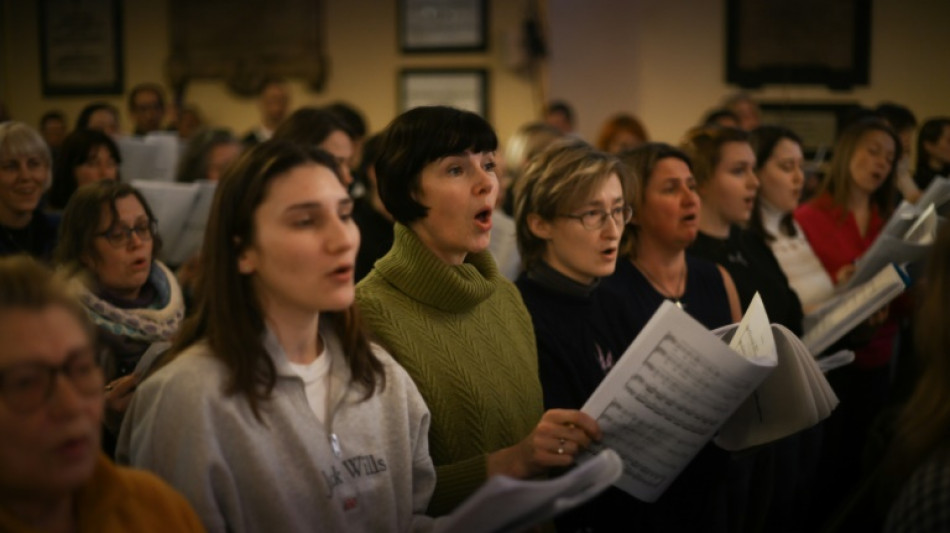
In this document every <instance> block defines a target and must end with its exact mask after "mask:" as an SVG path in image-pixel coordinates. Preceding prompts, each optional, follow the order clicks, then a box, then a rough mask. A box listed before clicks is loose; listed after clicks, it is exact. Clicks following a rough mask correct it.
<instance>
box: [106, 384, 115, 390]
mask: <svg viewBox="0 0 950 533" xmlns="http://www.w3.org/2000/svg"><path fill="white" fill-rule="evenodd" d="M114 388H115V385H113V384H112V383H109V384H108V385H106V392H109V391H111V390H112V389H114Z"/></svg>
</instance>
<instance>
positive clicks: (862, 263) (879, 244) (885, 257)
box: [842, 204, 937, 291]
mask: <svg viewBox="0 0 950 533" xmlns="http://www.w3.org/2000/svg"><path fill="white" fill-rule="evenodd" d="M908 205H909V204H908ZM901 207H902V208H903V207H904V204H901ZM908 213H909V211H907V210H906V208H904V209H903V210H899V211H898V212H895V213H894V215H893V216H892V217H891V220H889V221H888V223H887V226H885V229H886V230H887V231H882V232H881V235H880V236H878V238H877V240H876V241H874V244H872V245H871V248H869V249H868V251H867V252H865V253H864V255H862V256H861V257H860V258H858V260H857V261H856V262H855V267H856V270H855V272H854V275H853V276H851V279H849V280H848V282H847V283H846V284H845V285H844V287H843V288H842V290H845V291H847V290H851V289H853V288H855V287H857V286H858V285H861V284H863V283H866V282H867V281H868V280H870V279H871V278H873V277H874V276H875V275H876V274H877V273H878V272H880V271H881V269H883V268H884V267H886V266H887V265H888V264H890V263H896V264H898V265H906V264H907V263H912V262H914V261H917V260H919V259H921V258H923V256H924V254H926V253H927V250H928V249H929V248H930V244H931V243H933V241H934V239H935V238H936V232H937V215H936V212H935V211H934V208H933V205H932V204H930V205H928V207H926V208H924V209H922V210H920V211H917V210H916V209H914V213H915V214H914V216H913V218H908ZM921 218H923V219H924V220H921ZM898 231H899V232H900V233H899V234H898V235H895V232H898Z"/></svg>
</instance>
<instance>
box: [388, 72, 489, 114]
mask: <svg viewBox="0 0 950 533" xmlns="http://www.w3.org/2000/svg"><path fill="white" fill-rule="evenodd" d="M398 86H399V106H398V107H399V111H400V112H403V111H408V110H409V109H412V108H414V107H419V106H428V105H447V106H451V107H456V108H459V109H464V110H466V111H471V112H473V113H476V114H478V115H480V116H482V117H483V118H485V119H486V120H488V112H489V108H488V71H487V70H485V69H477V68H473V69H453V68H445V69H415V68H412V69H403V70H402V71H400V74H399V83H398Z"/></svg>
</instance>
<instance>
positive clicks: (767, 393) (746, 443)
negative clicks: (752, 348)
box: [714, 324, 838, 451]
mask: <svg viewBox="0 0 950 533" xmlns="http://www.w3.org/2000/svg"><path fill="white" fill-rule="evenodd" d="M770 328H771V331H772V337H771V338H772V339H773V340H774V350H775V356H776V359H777V362H778V364H777V366H776V367H775V370H773V371H772V372H771V373H770V374H769V375H768V377H767V378H765V380H764V381H763V382H762V383H761V384H760V385H759V386H758V388H756V390H755V392H754V393H753V394H752V395H751V396H749V398H747V399H746V401H745V402H743V403H742V405H740V406H739V408H738V409H736V411H735V413H733V414H732V416H730V417H729V420H728V421H726V423H725V424H723V426H722V428H721V429H720V430H719V433H718V434H717V435H716V437H715V439H714V442H715V443H716V445H717V446H719V447H720V448H723V449H726V450H730V451H738V450H744V449H746V448H751V447H753V446H759V445H762V444H765V443H768V442H772V441H776V440H779V439H782V438H784V437H787V436H789V435H793V434H795V433H797V432H799V431H802V430H804V429H807V428H810V427H812V426H814V425H815V424H817V423H818V422H820V421H821V420H824V419H825V418H827V417H828V416H829V415H831V412H832V410H834V408H835V407H836V406H837V405H838V398H837V396H835V394H834V391H832V389H831V385H830V384H829V383H828V381H827V380H826V379H825V377H824V374H823V372H822V371H821V368H820V367H819V366H818V363H817V361H815V360H814V358H813V357H812V356H811V353H810V352H809V351H808V348H806V347H805V345H804V344H803V343H802V341H801V340H800V339H799V338H798V337H796V336H795V334H794V333H792V332H791V331H790V330H789V329H788V328H786V327H785V326H782V325H781V324H772V325H771V326H770ZM737 329H738V327H737V326H736V325H731V326H725V327H722V328H719V329H717V330H715V331H714V333H716V334H717V335H721V336H722V338H723V339H724V340H727V339H729V338H734V335H735V334H736V333H735V332H736V330H737Z"/></svg>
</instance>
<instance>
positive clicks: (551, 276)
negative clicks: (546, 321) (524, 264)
mask: <svg viewBox="0 0 950 533" xmlns="http://www.w3.org/2000/svg"><path fill="white" fill-rule="evenodd" d="M527 276H528V279H530V280H531V281H533V282H535V283H537V284H538V285H541V286H542V287H544V288H546V289H550V290H552V291H555V292H559V293H563V294H567V295H568V296H573V297H576V298H590V294H591V293H592V292H593V291H594V289H596V288H597V286H598V285H600V279H599V278H598V279H595V280H594V282H593V283H591V284H589V285H587V284H584V283H580V282H578V281H575V280H573V279H571V278H569V277H567V276H565V275H564V274H562V273H560V272H559V271H557V270H556V269H555V268H553V267H551V265H549V264H547V263H546V262H544V261H543V260H539V261H537V262H536V263H535V264H534V265H532V266H531V268H529V269H528V272H527Z"/></svg>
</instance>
